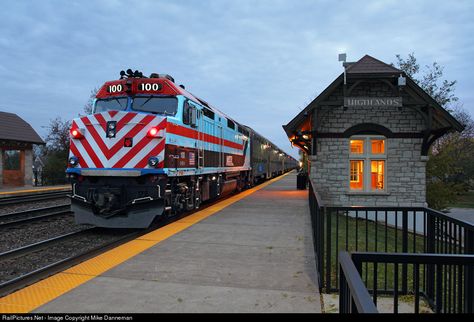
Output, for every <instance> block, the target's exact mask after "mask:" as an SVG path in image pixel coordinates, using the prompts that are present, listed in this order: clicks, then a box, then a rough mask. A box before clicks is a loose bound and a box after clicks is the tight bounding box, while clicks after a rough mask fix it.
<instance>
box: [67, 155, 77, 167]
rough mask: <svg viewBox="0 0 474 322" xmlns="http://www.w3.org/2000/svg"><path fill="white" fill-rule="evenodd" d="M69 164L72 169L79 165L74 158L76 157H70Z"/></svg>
mask: <svg viewBox="0 0 474 322" xmlns="http://www.w3.org/2000/svg"><path fill="white" fill-rule="evenodd" d="M69 164H70V165H71V166H72V167H75V166H77V165H78V164H79V158H78V157H76V156H72V157H70V158H69Z"/></svg>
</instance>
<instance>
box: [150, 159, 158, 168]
mask: <svg viewBox="0 0 474 322" xmlns="http://www.w3.org/2000/svg"><path fill="white" fill-rule="evenodd" d="M159 162H160V160H159V159H158V158H157V157H150V158H149V159H148V165H149V166H150V167H153V168H156V167H157V166H158V163H159Z"/></svg>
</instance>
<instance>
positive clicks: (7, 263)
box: [0, 227, 148, 296]
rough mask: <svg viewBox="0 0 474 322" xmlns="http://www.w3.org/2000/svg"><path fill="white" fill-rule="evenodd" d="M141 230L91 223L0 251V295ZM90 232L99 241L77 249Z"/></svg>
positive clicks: (88, 240) (120, 241)
mask: <svg viewBox="0 0 474 322" xmlns="http://www.w3.org/2000/svg"><path fill="white" fill-rule="evenodd" d="M146 232H148V230H147V231H146ZM144 233H145V231H143V230H141V231H136V230H135V231H130V230H127V231H124V230H121V231H120V230H115V231H111V230H108V231H106V230H104V229H102V228H96V227H92V228H86V229H84V230H80V231H76V232H72V233H68V234H64V235H61V236H57V237H53V238H50V239H47V240H44V241H40V242H37V243H34V244H30V245H27V246H23V247H20V248H17V249H13V250H9V251H7V252H4V253H1V254H0V272H1V274H0V280H1V281H2V282H1V283H0V296H4V295H7V294H9V293H11V292H14V291H16V290H18V289H21V288H24V287H26V286H28V285H30V284H32V283H34V282H37V281H39V280H41V279H43V278H46V277H48V276H51V275H53V274H56V273H58V272H61V271H63V270H65V269H67V268H69V267H71V266H73V265H76V264H78V263H80V262H82V261H84V260H86V259H89V258H91V257H93V256H95V255H98V254H100V253H103V252H105V251H107V250H109V249H111V248H114V247H117V246H118V245H121V244H123V243H125V242H127V241H130V240H132V239H135V238H137V237H138V236H140V235H142V234H144ZM104 234H106V235H107V238H104ZM94 236H95V237H97V238H102V239H103V242H99V243H97V245H94V246H93V247H84V248H85V249H86V250H85V251H80V250H79V249H80V247H78V246H79V245H84V246H86V244H87V243H88V242H89V244H90V241H91V240H93V238H94ZM58 249H61V250H62V253H58ZM25 267H26V268H25ZM29 268H31V270H29Z"/></svg>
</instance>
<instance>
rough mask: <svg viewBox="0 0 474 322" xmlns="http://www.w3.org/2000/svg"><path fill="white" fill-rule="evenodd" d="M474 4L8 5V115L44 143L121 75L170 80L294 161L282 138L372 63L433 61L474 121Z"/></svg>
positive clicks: (110, 0)
mask: <svg viewBox="0 0 474 322" xmlns="http://www.w3.org/2000/svg"><path fill="white" fill-rule="evenodd" d="M473 35H474V1H471V0H469V1H414V0H411V1H316V0H308V1H305V0H297V1H295V0H288V1H284V0H269V1H266V0H238V1H230V0H228V1H226V0H214V1H205V0H201V1H198V0H189V1H179V0H176V1H170V0H166V1H157V0H153V1H144V0H139V1H134V0H126V1H119V0H94V1H84V0H81V1H65V0H61V1H51V0H41V1H37V0H30V1H26V0H25V1H23V0H15V1H2V4H1V11H0V73H1V74H2V76H3V81H2V85H1V86H0V93H1V96H2V101H1V102H0V110H1V111H7V112H13V113H16V114H18V115H19V116H21V117H22V118H24V119H25V120H26V121H27V122H29V123H30V124H32V125H33V127H34V128H35V129H36V130H37V131H38V132H39V134H40V135H41V136H44V135H45V133H46V128H45V127H46V126H47V125H48V123H49V120H50V119H51V118H54V117H56V116H60V117H62V118H63V119H71V118H73V117H75V116H76V115H77V114H78V113H80V112H82V111H83V106H84V104H85V103H86V102H87V100H88V97H89V95H90V92H91V90H92V89H94V88H95V87H99V86H101V85H102V84H103V83H104V82H105V81H107V80H113V79H117V78H118V76H119V72H120V70H122V69H127V68H132V69H133V70H135V69H138V70H140V71H142V72H143V73H144V74H145V75H149V74H150V73H152V72H156V73H167V74H170V75H172V76H173V77H174V78H175V79H176V82H177V83H179V84H184V85H185V86H186V89H188V90H189V91H190V92H192V93H195V94H196V95H197V96H199V97H201V98H203V99H204V100H206V101H208V102H209V103H211V104H212V105H214V106H216V107H218V108H219V109H221V110H222V111H223V112H225V113H226V114H228V115H229V116H231V117H233V118H234V119H235V120H237V121H240V122H241V123H243V124H247V125H249V126H250V127H252V128H254V129H255V130H257V131H258V132H260V133H261V134H263V135H265V136H266V137H268V138H269V139H270V140H272V141H273V142H274V143H276V144H277V145H279V146H280V147H281V148H283V149H284V150H286V151H287V152H290V153H291V154H292V155H294V156H296V155H297V151H296V149H293V150H291V147H290V144H289V142H288V139H287V138H286V136H285V134H284V131H283V129H282V127H281V125H282V124H286V123H287V122H288V121H290V120H291V119H292V118H293V117H294V116H295V115H296V114H297V113H298V112H299V111H300V110H301V109H302V108H304V107H305V106H306V105H307V104H308V103H309V102H310V101H311V100H312V99H313V98H314V97H315V96H317V95H318V94H319V93H320V92H321V91H322V90H323V89H324V88H326V87H327V86H328V85H329V83H331V82H332V81H333V80H334V79H335V78H336V77H337V76H338V75H339V74H340V73H341V72H342V66H341V64H340V63H339V62H338V61H337V54H338V53H341V52H346V53H347V56H348V61H356V60H358V59H360V58H361V57H362V56H363V55H364V54H369V55H372V56H374V57H376V58H378V59H380V60H382V61H385V62H387V63H390V62H394V61H395V55H396V54H401V55H402V56H405V57H406V56H407V55H408V54H409V53H411V52H414V53H415V56H416V57H417V58H418V61H419V63H420V65H422V66H424V65H427V64H431V63H432V62H434V61H436V62H438V63H439V64H440V65H442V66H444V67H445V69H444V72H445V78H446V79H448V80H457V81H458V84H457V87H456V94H457V96H458V97H459V98H460V101H461V102H462V103H463V104H464V108H465V109H466V110H467V111H469V113H470V114H471V115H474V91H473V87H474V81H473V80H471V77H472V75H473V72H474V68H473V66H474V63H473V59H474V42H473V38H474V36H473Z"/></svg>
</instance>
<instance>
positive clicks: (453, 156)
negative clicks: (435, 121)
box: [396, 53, 474, 209]
mask: <svg viewBox="0 0 474 322" xmlns="http://www.w3.org/2000/svg"><path fill="white" fill-rule="evenodd" d="M396 59H397V61H396V66H397V67H398V68H399V69H401V70H403V71H404V72H405V73H406V74H407V75H408V76H409V77H410V78H412V79H413V80H414V81H415V82H416V83H417V84H418V85H419V86H420V87H421V88H423V90H425V91H426V92H427V93H428V94H430V95H431V97H433V98H434V99H435V100H436V101H437V102H438V103H439V104H440V105H441V106H442V107H444V108H445V109H446V110H448V111H449V112H450V113H451V114H452V115H453V116H454V117H455V118H456V119H457V120H458V121H459V122H460V123H461V124H463V125H464V126H465V128H464V130H463V131H462V132H460V133H459V132H452V133H448V134H446V135H444V136H443V137H441V138H440V139H438V140H437V141H436V142H435V143H434V144H433V146H432V148H431V151H430V158H429V161H428V162H427V166H426V175H427V187H426V199H427V202H428V205H429V206H430V207H432V208H435V209H444V208H446V207H447V206H448V205H449V204H452V203H453V202H454V201H455V199H456V196H457V195H458V194H460V193H463V192H465V191H467V190H469V189H472V183H473V180H474V121H473V119H472V117H471V116H470V115H469V113H467V112H466V111H465V110H464V109H463V108H462V104H461V103H460V102H459V98H458V97H457V96H456V95H455V86H456V81H448V80H446V79H443V69H444V68H443V67H442V66H440V65H439V64H438V63H436V62H434V63H432V64H431V65H426V66H425V67H424V69H423V70H420V65H419V64H418V62H417V59H416V57H415V55H414V53H411V54H409V55H408V57H407V58H402V57H401V56H400V55H396Z"/></svg>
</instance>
